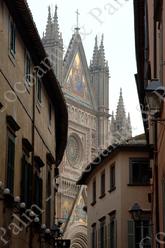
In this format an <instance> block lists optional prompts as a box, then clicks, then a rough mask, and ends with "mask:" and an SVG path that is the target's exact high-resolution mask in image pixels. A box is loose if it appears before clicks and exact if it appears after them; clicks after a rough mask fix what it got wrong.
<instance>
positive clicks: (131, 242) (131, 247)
mask: <svg viewBox="0 0 165 248" xmlns="http://www.w3.org/2000/svg"><path fill="white" fill-rule="evenodd" d="M128 248H135V223H134V221H133V220H128Z"/></svg>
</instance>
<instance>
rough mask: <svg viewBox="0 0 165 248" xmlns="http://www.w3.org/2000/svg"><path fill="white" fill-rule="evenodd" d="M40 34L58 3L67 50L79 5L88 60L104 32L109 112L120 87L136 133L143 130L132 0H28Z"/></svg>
mask: <svg viewBox="0 0 165 248" xmlns="http://www.w3.org/2000/svg"><path fill="white" fill-rule="evenodd" d="M28 3H29V6H30V8H31V11H32V13H33V17H34V20H35V22H36V25H37V28H38V30H39V33H40V35H41V36H42V33H43V31H45V26H46V22H47V13H48V10H47V8H48V5H50V6H51V9H52V12H54V9H55V4H57V5H58V17H59V25H60V31H61V32H62V35H63V40H64V49H65V51H66V49H67V47H68V44H69V41H70V39H71V36H72V33H73V28H74V26H75V25H76V13H75V12H76V10H77V9H79V12H80V17H79V23H80V25H79V26H80V28H81V30H80V34H81V37H82V40H83V45H84V49H85V53H86V57H87V62H88V64H89V62H90V59H91V57H92V53H93V47H94V38H95V36H96V35H98V37H99V40H100V38H101V34H102V33H103V34H104V45H105V53H106V59H107V60H108V62H109V67H110V76H111V78H110V113H111V112H112V110H114V111H116V105H117V101H118V97H119V91H120V87H122V89H123V97H124V103H125V108H126V111H127V112H128V111H129V112H130V114H131V123H132V127H133V134H134V135H135V134H139V133H141V132H143V126H142V121H141V114H140V111H139V104H138V97H137V90H136V84H135V80H134V74H135V73H136V62H135V51H134V49H135V48H134V22H133V0H106V1H105V0H102V1H100V0H90V1H89V0H88V1H87V0H84V1H76V0H70V1H66V0H28Z"/></svg>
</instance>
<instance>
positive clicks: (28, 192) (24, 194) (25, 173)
mask: <svg viewBox="0 0 165 248" xmlns="http://www.w3.org/2000/svg"><path fill="white" fill-rule="evenodd" d="M21 174H22V177H21V200H22V201H23V202H25V203H26V206H27V208H29V207H31V205H32V178H33V169H32V166H31V165H30V164H29V163H28V159H27V156H26V155H25V154H23V157H22V173H21Z"/></svg>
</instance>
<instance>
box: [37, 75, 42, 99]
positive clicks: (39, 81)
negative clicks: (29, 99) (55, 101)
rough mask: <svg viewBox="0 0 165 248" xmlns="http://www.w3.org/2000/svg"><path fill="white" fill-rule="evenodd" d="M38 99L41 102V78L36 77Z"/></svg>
mask: <svg viewBox="0 0 165 248" xmlns="http://www.w3.org/2000/svg"><path fill="white" fill-rule="evenodd" d="M36 90H37V100H38V101H39V102H40V103H41V79H40V78H39V77H37V79H36Z"/></svg>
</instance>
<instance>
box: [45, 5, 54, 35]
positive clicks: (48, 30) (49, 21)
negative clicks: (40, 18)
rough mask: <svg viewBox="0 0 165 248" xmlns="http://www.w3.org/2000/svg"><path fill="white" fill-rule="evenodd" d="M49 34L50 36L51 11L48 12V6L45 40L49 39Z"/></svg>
mask: <svg viewBox="0 0 165 248" xmlns="http://www.w3.org/2000/svg"><path fill="white" fill-rule="evenodd" d="M51 34H52V17H51V10H50V6H49V7H48V19H47V25H46V32H45V36H46V37H47V38H51Z"/></svg>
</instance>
